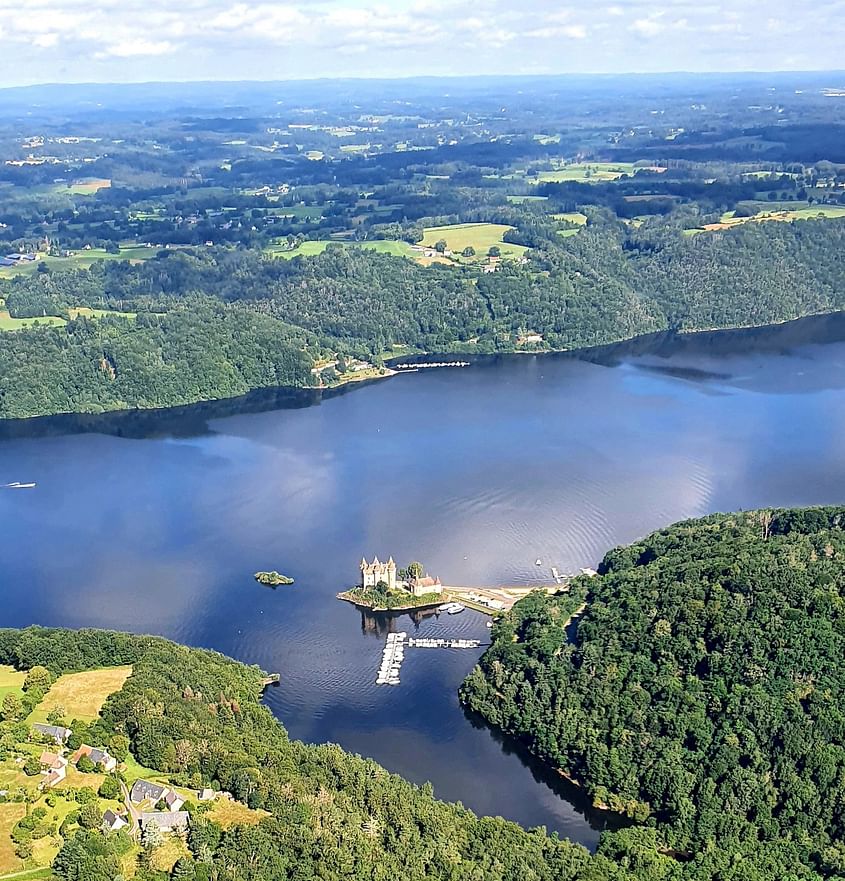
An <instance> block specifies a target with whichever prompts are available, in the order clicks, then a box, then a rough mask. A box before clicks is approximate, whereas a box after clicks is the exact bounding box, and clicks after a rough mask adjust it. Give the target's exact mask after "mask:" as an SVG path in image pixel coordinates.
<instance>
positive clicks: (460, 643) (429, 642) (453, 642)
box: [408, 637, 481, 649]
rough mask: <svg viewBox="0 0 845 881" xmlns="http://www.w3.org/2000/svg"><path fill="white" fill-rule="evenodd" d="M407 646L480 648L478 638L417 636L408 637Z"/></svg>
mask: <svg viewBox="0 0 845 881" xmlns="http://www.w3.org/2000/svg"><path fill="white" fill-rule="evenodd" d="M408 646H409V647H413V648H418V649H477V648H481V640H480V639H448V638H447V639H442V638H441V639H431V638H426V637H417V638H416V639H413V638H412V639H409V640H408Z"/></svg>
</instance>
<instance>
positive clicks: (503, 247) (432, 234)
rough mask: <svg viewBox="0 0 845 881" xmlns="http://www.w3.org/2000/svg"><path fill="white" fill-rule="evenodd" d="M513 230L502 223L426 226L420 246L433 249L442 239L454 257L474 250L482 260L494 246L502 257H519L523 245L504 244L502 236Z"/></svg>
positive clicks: (521, 253)
mask: <svg viewBox="0 0 845 881" xmlns="http://www.w3.org/2000/svg"><path fill="white" fill-rule="evenodd" d="M509 229H513V227H511V226H507V224H504V223H455V224H452V225H451V226H428V227H426V229H425V236H424V237H423V240H422V242H420V244H421V245H422V246H423V247H425V248H433V247H434V246H435V244H437V242H439V241H440V240H441V239H443V240H444V241H445V242H446V247H447V248H448V249H449V250H450V251H452V253H453V255H454V256H460V254H461V252H462V251H463V250H464V248H468V247H471V248H474V249H475V256H476V258H484V257H486V256H487V251H488V250H489V249H490V248H491V247H493V246H494V245H495V246H496V247H497V248H499V250H500V251H501V255H502V257H521V256H522V255H523V254H524V253H525V252H526V251H527V250H528V248H526V247H524V246H523V245H512V244H510V243H509V242H505V241H503V239H502V236H503V235H504V234H505V233H506V232H507V231H508V230H509Z"/></svg>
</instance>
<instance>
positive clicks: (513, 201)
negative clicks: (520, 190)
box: [505, 196, 549, 205]
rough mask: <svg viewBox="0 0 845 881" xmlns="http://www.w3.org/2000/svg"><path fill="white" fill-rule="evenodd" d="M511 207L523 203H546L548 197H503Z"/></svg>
mask: <svg viewBox="0 0 845 881" xmlns="http://www.w3.org/2000/svg"><path fill="white" fill-rule="evenodd" d="M505 198H506V199H507V200H508V202H510V203H511V204H512V205H522V204H524V203H525V202H547V201H548V199H549V197H548V196H505Z"/></svg>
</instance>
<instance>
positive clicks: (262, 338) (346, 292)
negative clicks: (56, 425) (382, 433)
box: [0, 216, 845, 417]
mask: <svg viewBox="0 0 845 881" xmlns="http://www.w3.org/2000/svg"><path fill="white" fill-rule="evenodd" d="M517 229H518V228H517ZM538 244H539V245H541V246H538V247H537V248H535V249H534V250H532V251H530V252H529V253H530V254H531V255H532V260H531V261H530V262H529V264H528V265H527V266H521V265H518V264H516V263H511V264H504V265H503V267H502V268H501V269H500V271H497V272H494V273H484V272H479V271H478V269H476V268H474V267H471V266H468V267H464V268H458V267H451V266H438V265H434V266H431V267H422V266H419V265H417V264H416V263H415V262H413V261H412V260H409V259H404V258H398V257H394V256H389V255H384V254H377V253H372V252H369V251H363V250H358V249H354V248H343V247H340V246H338V247H336V248H329V249H328V250H327V251H326V252H325V253H323V254H321V255H319V256H315V257H310V258H303V257H299V258H295V259H293V260H278V259H273V258H271V257H267V256H265V255H263V254H262V253H261V252H257V251H254V250H235V249H226V248H217V249H206V250H201V251H200V250H197V251H162V252H160V254H159V255H158V256H157V257H155V258H153V259H150V260H146V261H144V262H141V263H137V264H131V263H129V262H126V261H109V262H99V263H95V264H94V265H93V266H92V267H91V268H90V269H76V270H67V271H62V272H36V273H33V274H31V275H30V276H18V277H16V278H14V279H12V280H10V281H9V282H7V283H6V285H5V299H6V306H7V308H8V310H9V313H10V315H11V316H12V317H13V318H42V319H43V318H45V317H48V316H55V317H58V318H65V319H69V320H68V321H67V323H66V325H64V326H61V327H52V328H46V327H43V326H41V327H31V328H27V329H23V330H19V331H17V332H16V333H14V334H8V333H7V334H4V335H3V337H2V339H0V343H2V344H0V416H2V417H25V416H33V415H43V414H50V413H57V412H65V411H75V412H101V411H103V410H114V409H126V408H143V407H162V406H172V405H174V404H183V403H190V402H193V401H200V400H208V399H213V398H223V397H231V396H234V395H238V394H242V393H244V392H246V391H248V390H249V389H253V388H260V387H268V386H275V385H296V386H308V385H316V384H318V383H319V382H320V377H318V376H316V375H315V374H314V373H313V372H312V370H311V368H312V365H313V363H314V361H315V359H319V358H321V357H325V356H327V355H328V357H329V358H331V357H334V356H335V353H340V354H341V355H343V356H356V357H361V358H365V359H367V360H368V361H369V362H374V363H380V362H381V359H382V358H383V357H384V356H386V355H389V354H391V353H395V352H397V351H402V350H394V348H393V347H394V346H403V347H406V348H405V350H407V349H410V350H422V351H430V352H468V353H490V352H498V351H505V352H507V351H514V350H515V349H517V348H519V339H520V335H522V334H525V333H533V334H540V335H541V336H542V344H541V345H540V348H542V349H555V350H560V349H571V348H579V347H584V346H592V345H600V344H603V343H609V342H613V341H617V340H621V339H626V338H629V337H632V336H636V335H638V334H642V333H649V332H652V331H658V330H665V329H667V328H669V329H680V330H695V329H705V328H719V327H732V326H743V325H754V324H764V323H771V322H777V321H782V320H786V319H791V318H797V317H800V316H803V315H808V314H813V313H818V312H824V311H830V310H834V309H839V308H842V306H843V304H844V303H845V301H843V297H845V294H843V291H845V284H843V281H845V264H844V263H843V256H842V255H843V254H845V223H842V222H837V221H820V220H818V221H817V220H806V221H802V222H801V223H793V224H787V223H768V224H747V225H743V226H739V227H736V228H734V229H731V230H729V231H725V232H720V233H714V234H709V235H707V236H693V237H687V236H684V235H682V234H681V231H679V230H667V229H665V228H663V227H660V228H647V227H644V228H640V229H629V228H628V227H626V226H624V225H623V224H621V223H619V222H618V221H613V220H609V219H607V218H602V217H601V216H597V217H596V218H595V219H594V221H593V222H592V223H591V224H590V225H588V226H587V228H586V229H585V230H584V231H582V232H581V233H579V234H578V235H577V236H574V237H571V238H560V237H558V240H557V241H555V242H554V243H553V244H546V245H542V243H538ZM78 307H88V308H93V309H105V310H114V311H120V310H122V311H124V312H129V314H128V315H117V314H116V315H114V316H109V315H108V314H107V315H106V316H105V317H99V318H93V317H85V316H79V317H73V316H74V315H75V314H76V313H75V312H74V311H73V310H74V309H75V308H78Z"/></svg>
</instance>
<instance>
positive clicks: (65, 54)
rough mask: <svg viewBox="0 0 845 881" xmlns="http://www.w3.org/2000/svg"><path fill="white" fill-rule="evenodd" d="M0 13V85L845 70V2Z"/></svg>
mask: <svg viewBox="0 0 845 881" xmlns="http://www.w3.org/2000/svg"><path fill="white" fill-rule="evenodd" d="M4 7H5V8H4ZM0 9H2V15H0V87H6V86H15V85H27V84H32V83H45V82H59V83H63V82H139V81H151V80H241V79H247V80H249V79H255V80H281V79H310V78H319V77H402V76H419V75H436V76H453V75H458V76H465V75H472V74H497V75H504V74H556V73H627V72H649V73H651V72H661V71H682V70H683V71H714V72H715V71H745V70H751V71H755V70H756V71H772V70H831V69H841V68H842V67H843V66H845V63H843V54H842V52H843V50H842V47H843V45H845V0H699V2H693V0H663V2H661V0H649V2H647V0H608V2H602V0H599V2H595V0H581V2H579V3H569V2H563V3H561V2H554V0H519V2H517V0H389V2H388V0H275V2H273V0H271V2H267V0H256V2H240V0H14V2H13V0H0Z"/></svg>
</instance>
